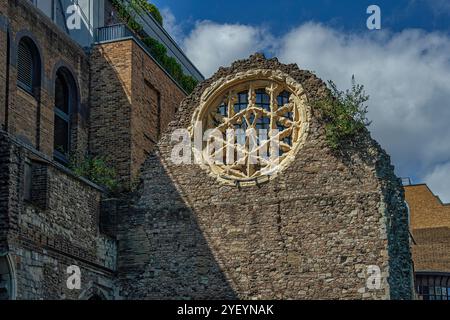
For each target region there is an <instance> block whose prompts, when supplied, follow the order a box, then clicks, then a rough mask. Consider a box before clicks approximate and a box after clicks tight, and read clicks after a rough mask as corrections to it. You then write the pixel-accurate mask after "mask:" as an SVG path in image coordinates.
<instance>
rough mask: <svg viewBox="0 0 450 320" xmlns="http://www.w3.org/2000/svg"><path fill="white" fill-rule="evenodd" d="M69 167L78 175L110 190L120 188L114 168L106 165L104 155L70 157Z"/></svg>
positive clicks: (106, 161)
mask: <svg viewBox="0 0 450 320" xmlns="http://www.w3.org/2000/svg"><path fill="white" fill-rule="evenodd" d="M69 168H70V169H71V170H72V171H73V172H74V173H75V175H77V176H79V177H83V178H86V179H88V180H90V181H92V182H94V183H96V184H98V185H100V186H103V187H105V188H107V189H108V190H109V191H111V192H116V191H118V190H119V188H120V184H119V181H118V178H117V174H116V171H115V170H114V168H112V167H111V166H109V165H108V159H106V158H105V157H92V156H90V155H86V156H85V157H82V158H76V157H71V159H70V163H69Z"/></svg>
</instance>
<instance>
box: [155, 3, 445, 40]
mask: <svg viewBox="0 0 450 320" xmlns="http://www.w3.org/2000/svg"><path fill="white" fill-rule="evenodd" d="M154 3H155V4H157V5H158V7H160V8H164V7H168V8H170V9H171V11H172V12H173V14H174V15H175V16H176V17H177V19H178V20H180V21H183V28H184V29H185V31H188V30H189V28H192V27H193V25H194V23H195V21H198V20H211V21H215V22H218V23H243V24H257V25H265V26H267V27H269V28H271V29H273V31H274V33H275V34H282V33H285V32H287V31H289V30H290V29H291V28H293V27H294V26H296V25H298V24H299V23H302V22H306V21H317V22H322V23H326V24H328V25H331V26H334V27H338V28H342V29H345V30H352V31H366V19H367V15H366V9H367V7H368V6H369V5H371V4H376V5H378V6H380V8H381V9H382V14H383V27H384V28H389V29H391V30H393V31H400V30H403V29H405V28H421V29H425V30H443V31H446V32H448V31H450V23H449V19H450V1H449V0H395V1H393V0H389V1H387V0H383V1H380V0H375V1H374V0H369V1H367V0H339V1H337V0H316V1H313V0H308V1H305V0H278V1H273V0H260V1H238V0H227V1H225V0H182V1H181V0H157V1H154Z"/></svg>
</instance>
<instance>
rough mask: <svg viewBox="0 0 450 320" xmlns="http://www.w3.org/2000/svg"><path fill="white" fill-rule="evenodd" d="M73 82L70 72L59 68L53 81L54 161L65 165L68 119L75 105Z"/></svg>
mask: <svg viewBox="0 0 450 320" xmlns="http://www.w3.org/2000/svg"><path fill="white" fill-rule="evenodd" d="M75 88H76V87H75V81H74V80H73V77H72V75H71V74H70V72H69V71H68V70H67V69H65V68H61V69H59V70H58V72H57V73H56V79H55V127H54V140H53V141H54V156H55V160H57V161H58V162H60V163H63V164H67V162H68V156H69V151H70V118H71V112H72V110H73V108H74V106H75V104H76V99H77V96H76V89H75Z"/></svg>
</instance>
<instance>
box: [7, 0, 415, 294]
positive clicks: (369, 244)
mask: <svg viewBox="0 0 450 320" xmlns="http://www.w3.org/2000/svg"><path fill="white" fill-rule="evenodd" d="M69 2H70V1H69ZM48 3H49V2H47V3H44V2H42V1H39V0H33V1H27V0H9V1H2V2H0V48H1V50H0V124H1V130H0V160H1V161H0V181H1V184H0V297H1V298H5V299H99V298H100V299H164V298H166V299H176V298H178V299H180V298H198V299H211V298H227V299H228V298H229V299H233V298H243V299H254V298H257V299H264V298H266V299H267V298H278V299H284V298H294V299H327V298H328V299H410V298H412V296H413V284H412V280H413V275H412V263H411V254H410V243H409V241H410V238H409V233H408V215H407V209H406V205H405V202H404V194H403V189H402V187H401V182H400V180H399V179H398V178H397V177H396V176H395V175H394V172H393V167H392V166H391V164H390V159H389V157H388V156H387V155H386V153H385V152H384V151H383V150H382V149H381V148H380V146H379V145H378V144H377V143H376V142H375V141H373V140H372V139H371V138H370V135H369V133H368V132H363V133H361V135H360V136H359V137H358V139H357V141H355V143H354V144H352V145H349V146H347V147H346V150H344V151H345V152H344V153H343V154H339V155H338V154H336V153H333V152H332V150H331V149H330V148H329V147H328V146H327V144H326V141H325V136H324V127H323V123H322V122H321V121H320V117H319V114H318V111H317V110H316V109H315V108H314V102H315V101H318V100H319V99H320V98H321V97H323V96H324V95H325V94H326V87H325V85H324V83H323V82H322V81H321V80H320V79H318V78H317V77H315V76H314V75H313V74H312V73H310V72H307V71H302V70H299V69H298V67H297V66H295V65H283V64H281V63H279V62H278V61H277V60H276V59H271V60H267V59H265V58H264V57H263V56H262V55H254V56H252V57H250V58H249V59H247V60H242V61H237V62H236V63H234V64H233V65H232V66H231V67H228V68H221V69H220V70H219V71H218V72H217V73H216V74H215V75H214V76H213V77H212V78H210V79H208V80H206V81H202V80H203V78H202V76H201V74H200V73H199V72H198V70H197V69H196V68H195V66H193V65H192V64H191V63H190V61H189V60H188V59H187V58H186V57H185V56H184V54H183V52H182V51H181V50H180V49H179V47H178V46H177V45H176V44H175V43H174V42H173V40H172V39H171V38H170V37H169V36H168V35H167V33H166V32H165V31H164V29H163V28H162V27H161V26H160V25H159V24H158V23H157V21H156V19H155V18H153V17H152V16H151V15H149V14H137V15H135V16H134V19H135V20H134V21H133V22H134V23H130V22H128V25H134V26H135V27H136V24H138V25H139V26H140V28H138V29H139V30H138V31H136V30H134V31H132V30H130V29H129V28H128V27H127V26H126V25H125V24H122V23H121V22H122V21H123V20H121V17H119V10H117V5H118V3H119V4H120V3H122V4H126V1H109V0H101V1H100V0H99V1H91V0H89V1H84V2H83V3H84V4H85V5H84V7H83V8H82V13H83V24H82V27H81V29H79V30H78V31H72V30H65V24H64V21H65V19H63V20H62V21H63V23H62V24H61V16H60V13H61V10H57V9H58V5H61V3H65V1H62V2H61V1H51V3H52V4H53V5H50V6H48ZM36 6H37V8H36ZM122 12H123V11H122ZM63 18H65V17H63ZM148 37H151V38H153V39H157V40H158V41H159V42H160V43H161V44H162V45H163V46H164V48H165V51H166V53H167V58H165V59H163V60H161V61H163V62H164V61H175V62H176V63H177V65H178V66H179V67H178V69H177V68H172V69H171V67H170V65H169V64H167V65H164V63H162V62H161V61H159V60H158V59H157V54H156V53H155V52H154V51H152V47H151V44H152V43H153V42H151V41H150V42H149V41H147V42H146V41H145V40H146V39H147V40H148ZM172 67H173V65H172ZM177 70H178V71H177ZM180 72H181V73H183V75H180ZM185 76H190V77H191V78H192V79H196V80H198V81H202V82H201V84H200V85H198V86H197V87H196V88H195V89H194V90H193V92H192V93H191V94H190V95H189V96H188V95H187V92H186V90H185V86H184V85H185V83H184V82H183V79H186V77H185ZM275 110H276V111H275ZM268 112H271V113H268ZM268 115H270V116H268ZM195 123H200V124H201V125H202V126H203V127H202V129H212V128H213V127H215V128H216V129H217V128H219V129H220V128H221V129H223V128H229V127H233V128H240V129H248V127H255V128H265V129H267V128H275V127H276V128H278V130H280V131H281V134H280V135H279V136H278V138H280V139H278V138H276V140H281V143H280V149H281V152H282V155H281V159H282V160H281V163H280V164H279V167H277V168H279V169H280V170H277V171H276V172H278V171H279V172H278V173H277V174H273V173H269V174H265V173H264V170H267V169H271V168H268V166H266V167H264V168H263V167H261V166H260V165H253V164H251V163H246V165H242V164H240V163H234V164H232V165H229V166H225V165H215V164H197V163H184V162H183V163H181V164H175V162H173V161H171V155H173V153H172V151H173V148H174V141H172V137H171V133H172V132H174V131H175V130H178V129H179V130H182V129H188V130H187V132H188V133H189V137H188V140H190V139H191V138H192V137H194V136H195ZM189 150H191V151H193V153H194V154H195V155H196V156H198V154H197V153H196V151H198V150H197V149H195V148H194V149H189ZM191 151H188V152H187V154H190V152H191ZM244 151H245V150H244ZM247 151H248V150H247ZM86 154H89V155H90V156H92V157H103V158H105V159H107V160H106V161H107V165H108V166H109V167H111V168H113V169H114V171H115V172H116V174H117V180H118V182H119V184H120V186H121V188H120V190H119V191H120V193H114V194H113V193H111V192H110V190H107V189H106V188H105V186H101V185H99V184H95V183H93V182H92V179H87V178H83V177H80V176H79V175H78V174H76V171H75V170H73V168H72V169H69V168H71V167H70V164H71V160H72V159H79V158H81V159H83V157H85V155H86ZM183 154H184V152H183ZM184 155H185V156H186V154H184ZM247 159H248V158H247ZM269 172H270V170H269ZM73 266H75V267H76V268H78V269H79V271H80V272H81V285H80V288H79V289H78V288H71V287H70V286H69V285H68V282H67V281H68V279H69V278H70V276H71V275H72V274H71V271H70V270H74V269H73V268H71V267H73ZM68 272H69V273H68ZM75 275H76V272H75ZM372 280H373V281H372Z"/></svg>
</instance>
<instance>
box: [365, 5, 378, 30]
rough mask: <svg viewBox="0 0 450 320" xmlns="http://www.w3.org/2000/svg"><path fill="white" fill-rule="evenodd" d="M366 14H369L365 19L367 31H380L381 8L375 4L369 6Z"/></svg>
mask: <svg viewBox="0 0 450 320" xmlns="http://www.w3.org/2000/svg"><path fill="white" fill-rule="evenodd" d="M367 14H370V16H369V17H368V18H367V29H369V30H380V29H381V8H380V7H379V6H377V5H375V4H373V5H370V6H369V7H368V8H367Z"/></svg>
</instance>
